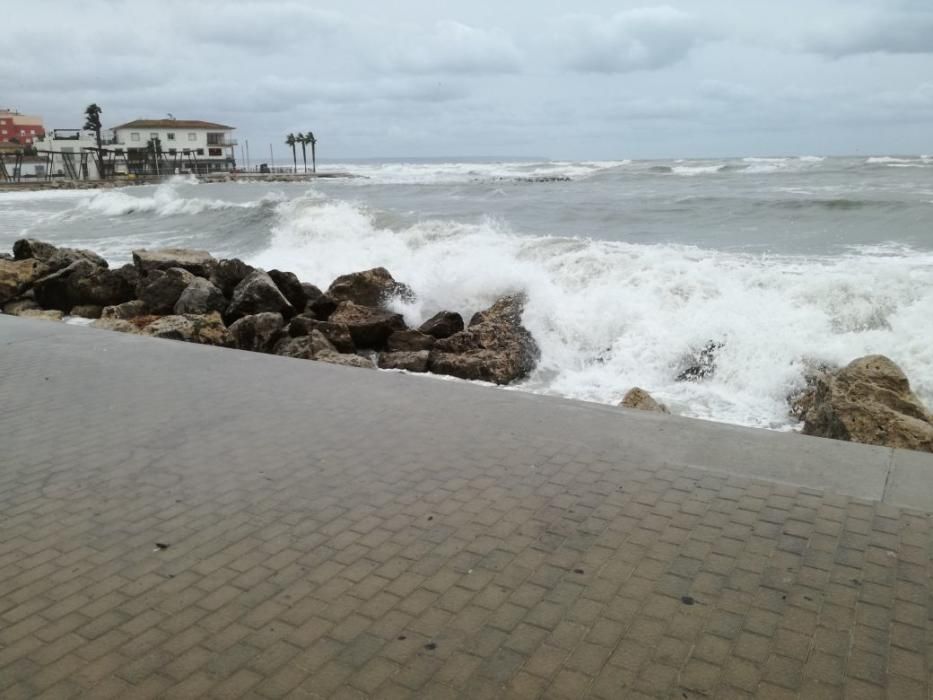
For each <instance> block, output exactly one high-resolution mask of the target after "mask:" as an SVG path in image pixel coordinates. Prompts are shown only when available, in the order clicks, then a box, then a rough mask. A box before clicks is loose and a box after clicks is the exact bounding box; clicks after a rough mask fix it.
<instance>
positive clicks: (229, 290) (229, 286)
mask: <svg viewBox="0 0 933 700" xmlns="http://www.w3.org/2000/svg"><path fill="white" fill-rule="evenodd" d="M255 269H256V268H254V267H252V266H251V265H247V264H246V263H245V262H243V261H242V260H240V259H239V258H230V259H229V260H226V259H225V260H218V261H217V264H216V265H215V266H214V269H213V271H212V272H211V277H210V279H211V282H213V283H214V286H215V287H217V288H218V289H219V290H220V291H221V292H223V294H224V296H225V297H229V296H231V295H232V294H233V290H234V289H236V286H237V285H238V284H239V283H240V282H242V281H243V279H244V278H245V277H246V276H247V275H249V273H251V272H253V271H254V270H255Z"/></svg>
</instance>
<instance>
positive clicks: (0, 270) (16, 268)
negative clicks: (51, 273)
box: [0, 258, 48, 304]
mask: <svg viewBox="0 0 933 700" xmlns="http://www.w3.org/2000/svg"><path fill="white" fill-rule="evenodd" d="M47 272H48V268H47V267H45V266H44V265H43V264H42V263H41V262H39V261H38V260H36V259H34V258H30V259H27V260H0V304H5V303H7V302H8V301H10V300H12V299H15V298H16V297H18V296H19V295H20V294H21V293H22V292H24V291H25V290H26V289H27V288H28V287H30V286H31V285H32V284H34V283H35V282H36V280H38V279H41V278H42V277H44V276H45V275H46V274H47Z"/></svg>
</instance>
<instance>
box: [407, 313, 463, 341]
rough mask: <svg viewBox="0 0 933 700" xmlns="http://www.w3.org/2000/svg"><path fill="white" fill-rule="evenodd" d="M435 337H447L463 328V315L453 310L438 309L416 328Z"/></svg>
mask: <svg viewBox="0 0 933 700" xmlns="http://www.w3.org/2000/svg"><path fill="white" fill-rule="evenodd" d="M418 330H419V331H421V332H422V333H426V334H427V335H430V336H433V337H435V338H449V337H450V336H452V335H453V334H454V333H459V332H460V331H462V330H463V317H462V316H461V315H460V314H458V313H456V312H455V311H440V312H438V313H436V314H434V315H433V316H432V317H431V318H429V319H428V320H427V321H425V322H424V323H422V324H421V327H420V328H419V329H418Z"/></svg>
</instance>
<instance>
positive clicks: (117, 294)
mask: <svg viewBox="0 0 933 700" xmlns="http://www.w3.org/2000/svg"><path fill="white" fill-rule="evenodd" d="M413 298H414V292H413V290H412V289H411V288H409V287H408V286H407V285H405V284H403V283H401V282H398V281H396V280H395V279H394V278H393V277H392V275H391V274H390V273H389V271H388V270H386V269H384V268H381V267H380V268H374V269H372V270H364V271H361V272H353V273H350V274H347V275H342V276H340V277H338V278H337V279H336V280H334V281H333V282H332V283H331V284H330V286H329V287H328V288H327V290H326V291H322V290H321V289H320V288H319V287H317V286H315V285H313V284H310V283H307V282H302V281H301V280H299V278H298V277H297V276H296V275H295V274H293V273H291V272H285V271H281V270H268V271H266V270H261V269H259V268H254V267H252V266H250V265H248V264H246V263H244V262H243V261H242V260H238V259H228V260H218V259H216V258H214V257H213V256H212V255H211V254H210V253H208V252H206V251H199V250H189V249H177V248H163V249H157V250H137V251H134V253H133V263H132V264H127V265H124V266H122V267H119V268H116V269H111V268H110V267H109V265H108V263H107V261H106V260H104V259H103V258H101V257H100V256H98V255H96V254H95V253H93V252H91V251H87V250H77V249H72V248H58V247H55V246H53V245H50V244H48V243H43V242H41V241H35V240H30V239H24V240H20V241H17V242H16V244H15V245H14V247H13V255H12V256H0V307H2V309H3V312H4V313H10V314H15V315H22V316H40V317H44V318H54V319H61V318H62V317H63V316H64V315H70V316H82V317H85V318H89V319H94V320H93V323H92V325H94V326H96V327H98V328H106V329H110V330H115V331H122V332H126V333H135V334H140V335H148V336H153V337H157V338H169V339H173V340H184V341H188V342H194V343H201V344H206V345H217V346H221V347H228V348H238V349H241V350H248V351H252V352H263V353H268V354H275V355H281V356H285V357H293V358H301V359H308V360H317V361H321V362H329V363H333V364H342V365H349V366H354V367H368V368H372V367H380V368H383V369H401V370H407V371H410V372H432V373H435V374H445V375H449V376H454V377H459V378H461V379H476V380H483V381H488V382H493V383H496V384H509V383H511V382H514V381H516V380H519V379H521V378H522V377H524V376H526V375H527V374H528V373H529V372H530V371H531V370H532V369H533V368H534V366H535V364H536V362H537V358H538V347H537V344H536V343H535V341H534V338H532V336H531V334H530V333H529V332H528V330H527V329H526V328H525V327H524V326H523V325H522V322H521V315H522V310H523V299H522V297H520V296H507V297H503V298H501V299H499V300H497V301H496V302H495V303H494V304H493V305H492V306H490V307H489V308H488V309H485V310H482V311H478V312H477V313H476V314H474V316H473V317H472V319H471V320H470V323H469V325H465V324H464V322H463V318H462V317H461V316H460V314H458V313H455V312H452V311H441V312H439V313H438V314H436V315H435V316H433V317H432V318H430V319H428V320H427V321H426V322H425V323H423V324H422V325H421V326H420V327H419V328H417V329H413V328H408V327H407V325H406V323H405V320H404V318H403V317H402V315H401V314H399V313H396V312H395V311H393V310H392V309H391V308H389V306H390V305H391V302H392V301H393V300H396V299H402V300H411V299H413Z"/></svg>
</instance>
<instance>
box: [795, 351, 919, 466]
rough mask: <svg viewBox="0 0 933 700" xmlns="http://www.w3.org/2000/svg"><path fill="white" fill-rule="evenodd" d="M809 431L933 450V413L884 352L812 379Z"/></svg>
mask: <svg viewBox="0 0 933 700" xmlns="http://www.w3.org/2000/svg"><path fill="white" fill-rule="evenodd" d="M811 384H812V388H811V389H810V391H811V392H812V398H811V399H810V400H809V401H805V402H804V403H805V405H806V406H807V409H806V412H805V414H804V416H803V420H804V425H803V432H804V433H805V434H807V435H816V436H819V437H828V438H834V439H836V440H851V441H852V442H861V443H865V444H870V445H885V446H887V447H901V448H904V449H908V450H920V451H925V452H933V413H931V412H930V411H929V409H927V408H926V407H925V406H924V405H923V403H921V401H920V400H919V399H918V398H917V396H916V395H915V394H914V393H913V391H911V389H910V382H909V381H908V379H907V377H906V376H905V374H904V372H903V371H902V370H901V368H900V367H898V366H897V365H896V364H895V363H894V362H892V361H891V360H890V359H888V358H887V357H885V356H884V355H867V356H865V357H860V358H858V359H856V360H853V361H852V362H851V363H849V364H848V365H847V366H846V367H843V368H842V369H840V370H837V371H835V372H832V371H830V372H823V373H819V374H817V375H815V376H814V377H813V378H812V380H811Z"/></svg>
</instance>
